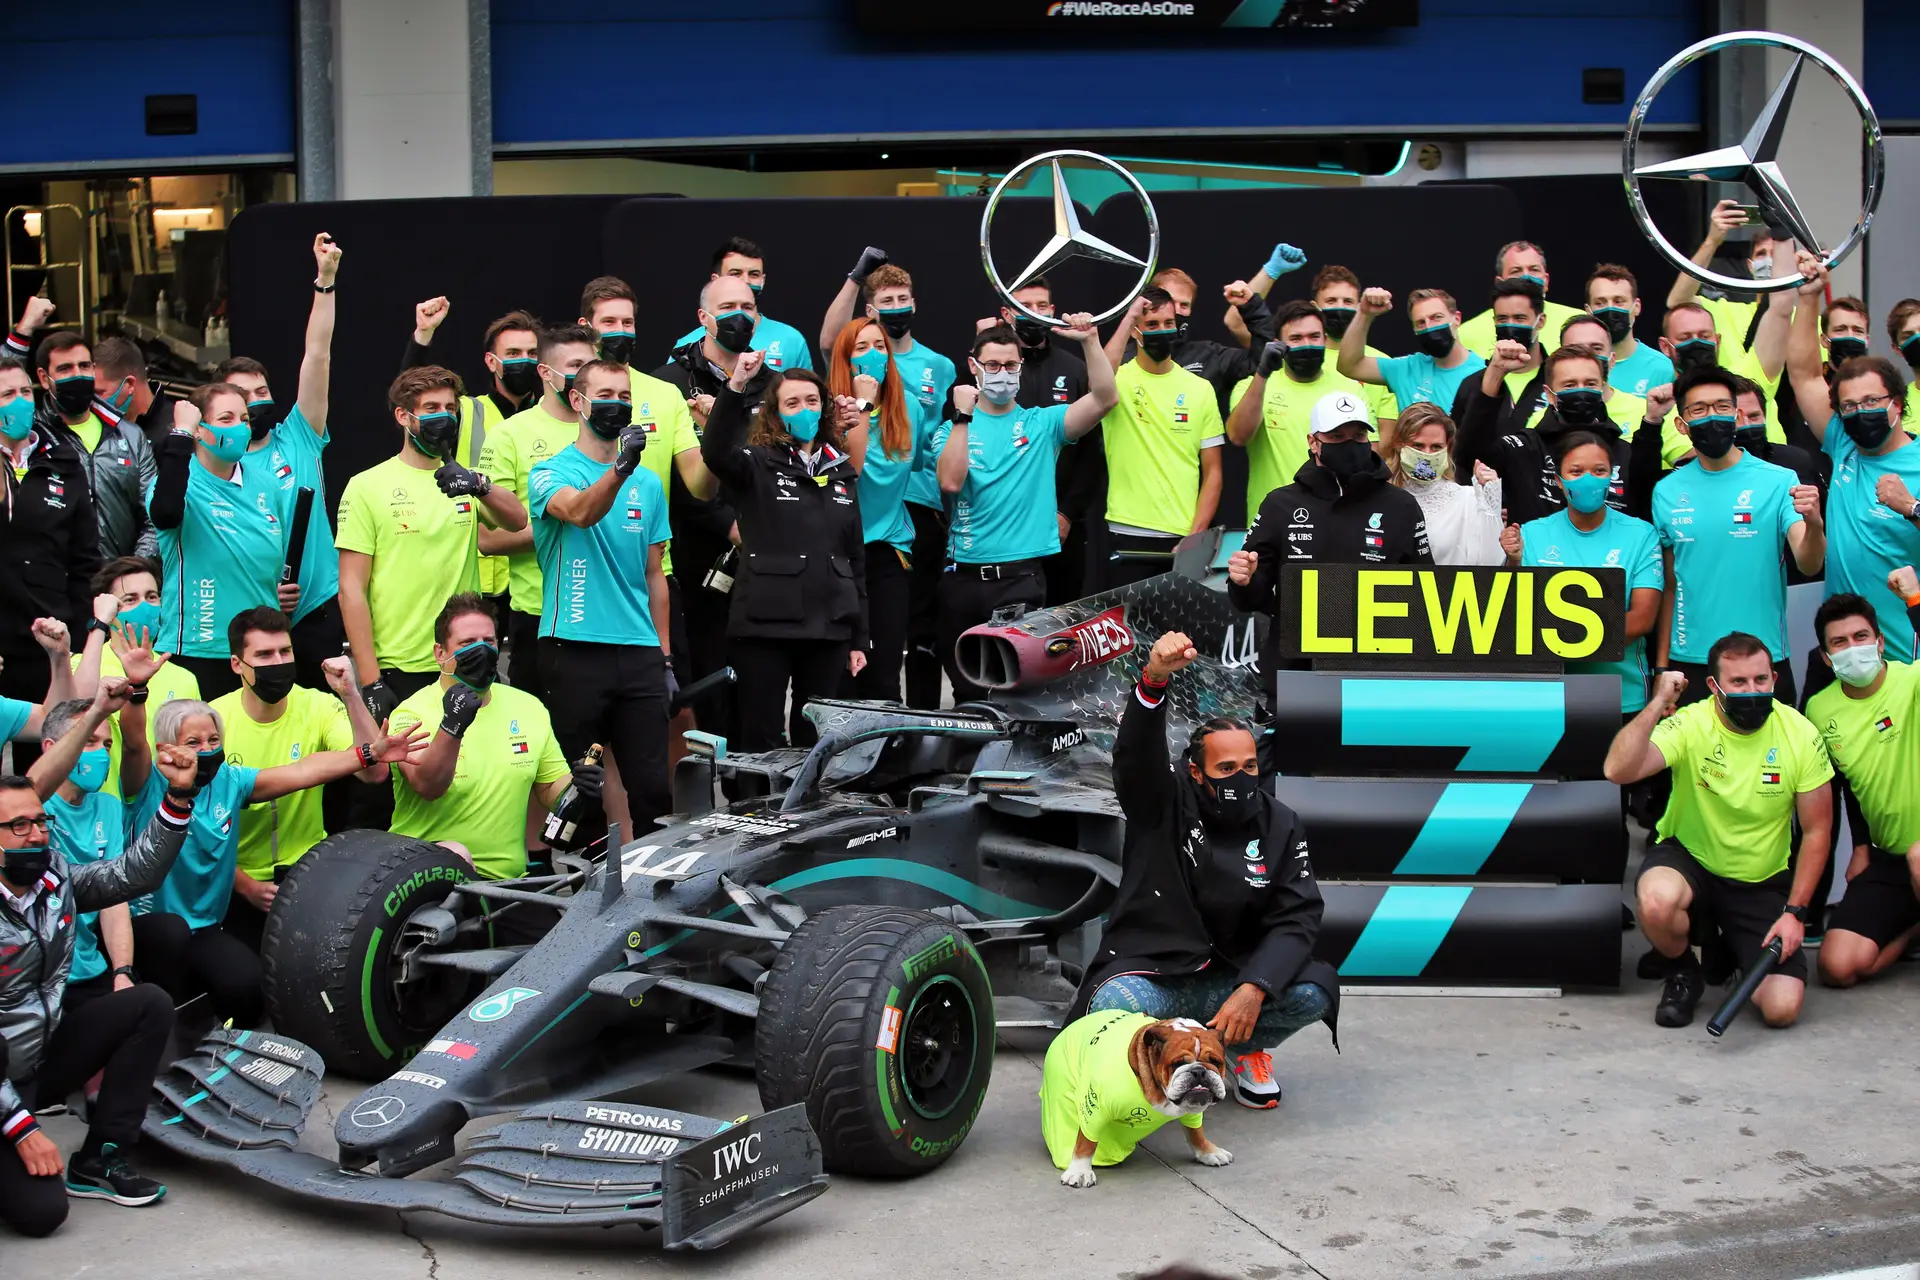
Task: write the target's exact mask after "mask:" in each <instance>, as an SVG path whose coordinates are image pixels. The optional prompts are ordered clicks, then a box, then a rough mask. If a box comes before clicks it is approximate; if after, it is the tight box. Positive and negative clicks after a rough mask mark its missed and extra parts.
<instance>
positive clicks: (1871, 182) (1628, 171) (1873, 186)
mask: <svg viewBox="0 0 1920 1280" xmlns="http://www.w3.org/2000/svg"><path fill="white" fill-rule="evenodd" d="M1742 46H1747V47H1757V48H1774V49H1786V50H1789V51H1790V52H1792V54H1793V55H1794V56H1793V62H1792V63H1791V65H1789V66H1788V68H1787V73H1786V75H1784V76H1782V77H1781V78H1780V83H1779V84H1777V85H1775V86H1774V89H1773V92H1772V93H1771V94H1769V95H1768V97H1767V102H1766V105H1765V106H1764V107H1762V108H1761V109H1760V115H1759V117H1758V118H1757V119H1756V120H1755V121H1754V122H1753V125H1752V127H1751V128H1749V129H1748V130H1747V133H1746V136H1745V137H1743V138H1742V139H1741V140H1740V141H1739V142H1737V143H1735V144H1734V145H1733V146H1731V147H1721V148H1719V149H1717V150H1714V151H1703V152H1701V153H1699V154H1698V155H1691V156H1682V157H1681V158H1680V159H1678V160H1666V161H1661V162H1659V163H1656V164H1646V165H1642V164H1638V163H1636V159H1637V156H1638V153H1639V150H1640V130H1641V127H1642V126H1643V125H1644V124H1645V123H1646V119H1647V112H1648V110H1649V109H1650V108H1651V107H1652V106H1653V100H1654V99H1655V98H1656V97H1658V96H1659V94H1660V91H1661V90H1662V89H1664V88H1666V86H1667V84H1668V82H1669V81H1671V80H1672V79H1673V77H1674V76H1676V75H1678V74H1679V73H1680V71H1681V70H1682V69H1683V68H1685V67H1686V66H1687V65H1688V64H1690V63H1692V62H1694V61H1696V60H1698V59H1700V58H1703V57H1705V56H1706V55H1708V54H1710V53H1720V52H1723V51H1725V50H1728V49H1734V48H1739V47H1742ZM1809 58H1811V59H1812V60H1813V61H1814V62H1815V63H1816V64H1817V65H1819V66H1820V68H1821V69H1822V70H1824V71H1825V72H1826V73H1827V74H1828V75H1830V76H1832V77H1833V78H1834V80H1835V81H1836V82H1837V83H1838V84H1839V85H1840V87H1841V88H1842V89H1844V90H1846V93H1847V97H1848V98H1849V99H1851V100H1852V102H1853V107H1854V110H1855V111H1856V112H1858V113H1859V116H1860V132H1861V136H1860V142H1861V143H1864V144H1865V150H1866V183H1865V190H1864V193H1863V195H1862V197H1861V201H1860V216H1859V218H1858V220H1857V221H1855V223H1854V225H1853V230H1852V231H1850V232H1849V233H1848V234H1847V236H1846V238H1845V239H1844V240H1842V241H1841V242H1840V245H1839V247H1838V248H1836V249H1833V250H1832V251H1830V252H1825V251H1822V250H1821V248H1820V240H1819V237H1818V236H1816V235H1815V234H1814V230H1813V228H1812V226H1810V225H1809V224H1808V222H1807V217H1806V214H1805V213H1803V212H1801V209H1800V204H1799V202H1798V201H1797V200H1795V199H1794V196H1793V188H1792V187H1791V186H1789V185H1788V184H1787V176H1786V174H1785V173H1783V172H1782V171H1781V169H1780V164H1779V161H1778V159H1777V157H1778V155H1779V154H1780V141H1781V139H1782V137H1784V136H1785V134H1786V128H1787V116H1788V114H1789V113H1790V112H1791V111H1792V109H1793V95H1794V91H1795V89H1797V88H1798V87H1799V83H1800V72H1801V71H1802V70H1803V69H1804V68H1805V66H1806V63H1807V60H1808V59H1809ZM1834 142H1835V145H1836V146H1843V147H1852V146H1854V145H1856V144H1855V142H1854V140H1853V139H1852V138H1851V137H1847V138H1836V139H1835V140H1834ZM1885 163H1886V147H1885V144H1884V143H1883V141H1882V140H1881V136H1880V120H1879V118H1878V117H1877V116H1875V115H1874V113H1873V106H1872V104H1871V103H1869V102H1868V101H1867V95H1866V94H1865V93H1864V92H1862V91H1861V88H1860V86H1859V84H1858V83H1856V82H1855V81H1854V78H1853V77H1852V76H1851V75H1848V74H1847V69H1846V68H1845V67H1843V66H1841V65H1840V64H1839V63H1838V62H1835V61H1834V60H1833V59H1832V58H1831V57H1829V56H1828V55H1827V54H1825V53H1823V52H1822V51H1820V50H1819V49H1816V48H1815V47H1814V46H1812V45H1810V44H1808V43H1806V42H1805V41H1804V40H1796V39H1794V38H1793V37H1792V36H1783V35H1777V34H1775V33H1774V32H1771V31H1730V32H1727V33H1726V34H1725V35H1718V36H1712V37H1709V38H1708V39H1705V40H1702V41H1700V42H1699V43H1697V44H1692V45H1688V46H1687V47H1686V48H1685V49H1682V50H1681V51H1680V52H1679V53H1676V54H1675V55H1674V56H1673V57H1671V58H1669V59H1668V60H1667V62H1666V65H1664V66H1662V67H1661V68H1660V70H1659V71H1657V72H1655V73H1654V76H1653V79H1651V80H1649V81H1647V87H1646V88H1644V89H1642V90H1641V91H1640V96H1639V97H1638V98H1636V99H1634V103H1633V113H1632V115H1630V116H1629V117H1628V119H1627V136H1626V141H1625V144H1624V147H1623V152H1622V164H1623V168H1624V170H1625V177H1626V183H1627V201H1628V203H1629V204H1630V205H1631V206H1632V209H1633V217H1634V221H1636V222H1638V223H1639V224H1640V230H1641V233H1642V234H1644V235H1645V236H1646V237H1647V240H1648V241H1649V242H1650V243H1651V244H1652V245H1653V247H1654V248H1655V249H1657V250H1659V251H1660V256H1661V257H1663V258H1665V259H1666V260H1667V261H1668V262H1671V263H1672V264H1673V265H1674V266H1675V267H1677V268H1679V269H1680V270H1682V271H1684V272H1686V273H1687V274H1688V275H1690V276H1692V277H1694V278H1695V279H1697V280H1703V281H1705V282H1706V283H1708V284H1713V285H1718V286H1719V287H1720V288H1722V289H1732V290H1735V291H1737V292H1743V293H1772V292H1775V291H1777V290H1780V289H1792V288H1795V287H1797V286H1798V285H1799V284H1800V277H1799V276H1798V275H1797V274H1794V275H1787V276H1783V277H1778V278H1775V279H1772V280H1753V279H1749V278H1747V277H1745V276H1728V275H1722V274H1721V273H1719V272H1717V271H1713V270H1710V269H1708V268H1706V267H1702V266H1700V265H1698V264H1697V263H1695V262H1694V261H1693V260H1692V259H1691V258H1689V257H1688V256H1687V255H1686V254H1684V253H1682V252H1680V250H1679V249H1678V248H1676V247H1675V246H1674V245H1673V244H1672V242H1670V241H1669V240H1668V239H1667V237H1666V236H1665V235H1664V234H1662V233H1661V231H1660V228H1659V227H1657V226H1655V225H1654V222H1653V218H1652V216H1651V215H1650V214H1649V213H1648V212H1647V202H1646V200H1645V198H1644V197H1643V196H1642V195H1641V192H1640V180H1641V179H1642V178H1684V179H1688V180H1690V181H1695V182H1705V181H1712V182H1738V183H1741V184H1743V185H1745V187H1746V188H1747V190H1748V191H1750V192H1752V193H1753V197H1754V201H1755V203H1756V204H1757V205H1758V206H1759V208H1760V212H1761V214H1762V216H1764V217H1765V218H1766V220H1767V222H1768V223H1770V224H1771V225H1773V226H1776V227H1782V228H1784V229H1786V230H1787V231H1788V232H1789V233H1790V234H1791V235H1792V236H1793V238H1794V239H1795V240H1796V241H1798V242H1799V244H1800V247H1801V248H1803V249H1806V250H1809V251H1810V252H1812V253H1815V254H1818V255H1820V257H1821V258H1822V259H1823V260H1824V261H1825V263H1826V265H1827V266H1828V267H1833V266H1836V265H1838V264H1839V262H1840V261H1841V259H1843V258H1845V257H1846V256H1847V255H1848V254H1849V253H1852V252H1853V250H1854V249H1855V248H1856V247H1858V245H1859V244H1860V242H1861V241H1862V240H1864V239H1866V235H1867V228H1868V226H1870V225H1871V224H1872V222H1873V213H1874V210H1875V209H1876V208H1878V207H1879V204H1880V185H1881V178H1882V173H1883V171H1884V167H1885Z"/></svg>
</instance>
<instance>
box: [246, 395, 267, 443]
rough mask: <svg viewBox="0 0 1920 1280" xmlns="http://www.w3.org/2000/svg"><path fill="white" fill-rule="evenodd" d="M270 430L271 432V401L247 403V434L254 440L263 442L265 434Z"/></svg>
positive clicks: (250, 401)
mask: <svg viewBox="0 0 1920 1280" xmlns="http://www.w3.org/2000/svg"><path fill="white" fill-rule="evenodd" d="M271 430H273V401H271V400H249V401H247V434H249V435H251V436H252V437H253V438H254V439H255V440H264V439H266V435H267V432H269V431H271Z"/></svg>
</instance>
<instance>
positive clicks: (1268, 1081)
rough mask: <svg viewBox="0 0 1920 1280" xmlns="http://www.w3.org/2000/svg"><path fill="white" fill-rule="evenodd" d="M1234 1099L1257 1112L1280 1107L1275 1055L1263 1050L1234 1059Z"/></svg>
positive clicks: (1236, 1056) (1239, 1055)
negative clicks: (1274, 1064) (1274, 1065)
mask: <svg viewBox="0 0 1920 1280" xmlns="http://www.w3.org/2000/svg"><path fill="white" fill-rule="evenodd" d="M1232 1061H1233V1099H1234V1101H1235V1102H1238V1103H1239V1104H1240V1105H1241V1106H1243V1107H1251V1108H1253V1109H1254V1110H1255V1111H1271V1110H1273V1109H1274V1108H1275V1107H1277V1106H1279V1105H1280V1082H1279V1081H1278V1080H1276V1079H1274V1076H1273V1055H1272V1054H1270V1053H1268V1052H1267V1051H1266V1050H1264V1049H1261V1050H1259V1051H1257V1052H1255V1053H1242V1054H1238V1055H1235V1056H1234V1057H1233V1060H1232Z"/></svg>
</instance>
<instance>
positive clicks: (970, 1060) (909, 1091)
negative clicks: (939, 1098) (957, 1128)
mask: <svg viewBox="0 0 1920 1280" xmlns="http://www.w3.org/2000/svg"><path fill="white" fill-rule="evenodd" d="M945 987H952V988H953V989H954V990H956V991H958V992H959V993H960V998H961V999H962V1000H964V1001H965V1002H966V1005H967V1015H968V1017H969V1018H970V1019H971V1020H972V1021H973V1024H974V1025H973V1027H972V1028H970V1030H971V1031H972V1032H973V1034H974V1035H976V1036H977V1035H978V1034H979V1031H980V1025H979V1020H980V1011H979V1010H978V1009H976V1008H974V1005H973V995H972V993H970V992H969V991H968V990H967V984H966V983H964V982H962V981H960V979H958V978H956V977H954V976H953V975H952V974H950V973H936V974H934V975H933V977H932V978H931V979H929V980H928V981H927V983H926V984H925V985H924V986H922V987H921V988H920V989H919V990H918V991H916V992H914V993H913V1003H911V1004H909V1005H908V1006H907V1008H906V1010H905V1011H904V1012H903V1013H902V1014H901V1015H900V1034H901V1035H902V1036H904V1035H906V1033H907V1027H908V1026H910V1025H911V1024H912V1022H913V1013H914V1010H916V1009H918V1008H919V1007H920V1002H921V1001H922V1000H924V999H926V997H927V996H928V995H929V994H930V993H931V992H933V991H934V990H936V989H939V988H945ZM977 1056H978V1055H977V1054H976V1052H975V1050H974V1044H973V1039H972V1037H971V1036H970V1037H969V1038H968V1040H967V1080H966V1083H967V1084H971V1083H972V1082H973V1068H974V1065H975V1063H974V1059H975V1058H976V1057H977ZM900 1088H901V1091H902V1092H903V1093H905V1094H906V1097H907V1103H908V1105H909V1106H911V1107H912V1108H913V1110H914V1112H915V1114H917V1115H920V1116H923V1117H925V1118H926V1119H928V1120H944V1119H945V1118H946V1117H947V1116H949V1115H950V1114H952V1112H953V1109H954V1107H957V1106H959V1105H960V1099H961V1098H964V1097H965V1096H966V1085H965V1084H963V1085H962V1086H961V1092H960V1097H959V1098H955V1099H954V1101H953V1103H952V1104H951V1105H949V1106H946V1107H943V1108H941V1109H940V1110H938V1111H929V1110H928V1109H927V1108H925V1107H923V1106H921V1105H920V1100H919V1099H917V1098H915V1097H914V1096H913V1087H912V1086H911V1085H910V1084H908V1083H907V1077H906V1073H905V1072H902V1073H901V1075H900Z"/></svg>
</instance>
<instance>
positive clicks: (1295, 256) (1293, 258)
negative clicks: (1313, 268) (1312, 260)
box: [1267, 244, 1307, 280]
mask: <svg viewBox="0 0 1920 1280" xmlns="http://www.w3.org/2000/svg"><path fill="white" fill-rule="evenodd" d="M1306 265H1307V251H1306V250H1305V249H1296V248H1294V247H1293V246H1292V245H1290V244H1277V245H1275V246H1273V256H1272V257H1271V258H1268V259H1267V279H1269V280H1278V279H1279V278H1280V277H1281V276H1283V275H1285V274H1287V272H1289V271H1298V270H1299V269H1300V268H1301V267H1304V266H1306Z"/></svg>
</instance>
